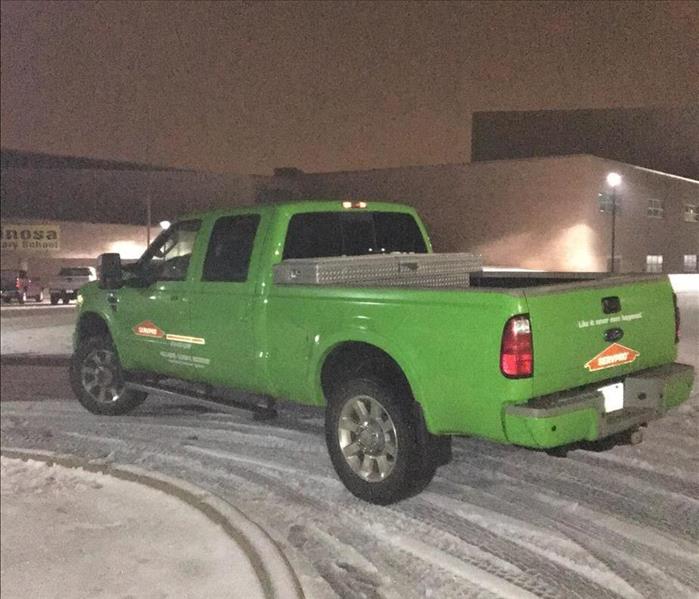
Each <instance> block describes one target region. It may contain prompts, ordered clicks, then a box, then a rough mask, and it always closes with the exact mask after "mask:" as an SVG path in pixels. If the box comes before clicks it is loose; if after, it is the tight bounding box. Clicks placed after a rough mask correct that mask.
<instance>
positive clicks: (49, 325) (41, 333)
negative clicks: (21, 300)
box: [0, 306, 77, 355]
mask: <svg viewBox="0 0 699 599" xmlns="http://www.w3.org/2000/svg"><path fill="white" fill-rule="evenodd" d="M0 315H1V316H2V318H1V319H0V322H1V323H2V335H0V353H1V354H3V355H6V354H29V355H39V354H51V355H57V354H62V355H69V354H71V353H73V347H72V336H73V330H74V329H75V319H76V316H77V314H76V311H75V308H74V307H73V306H70V307H62V306H51V307H42V306H31V307H29V306H20V307H12V308H7V307H4V308H3V309H2V311H0Z"/></svg>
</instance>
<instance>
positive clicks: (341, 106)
mask: <svg viewBox="0 0 699 599" xmlns="http://www.w3.org/2000/svg"><path fill="white" fill-rule="evenodd" d="M1 6H2V15H1V16H2V21H1V23H2V31H1V34H2V35H1V38H0V40H1V44H2V81H1V83H2V87H1V91H2V106H1V109H2V110H1V118H2V135H1V143H2V147H4V148H15V149H24V150H33V151H42V152H50V153H57V154H71V155H78V156H90V157H97V158H107V159H121V160H131V161H137V162H147V163H153V164H162V165H169V166H178V167H188V168H197V169H204V170H212V171H233V172H239V173H269V172H270V171H271V170H272V168H274V167H277V166H298V167H300V168H302V169H304V170H309V171H318V170H344V169H360V168H377V167H385V166H401V165H408V164H436V163H446V162H464V161H468V160H469V148H470V113H471V112H472V111H476V110H491V111H492V110H535V109H549V108H566V109H569V108H607V107H622V106H626V107H631V106H650V105H666V104H686V103H689V102H696V98H697V97H699V2H672V3H661V2H658V3H640V2H623V3H621V2H620V3H605V2H590V3H585V2H577V3H576V2H563V3H524V2H515V3H496V2H486V3H479V2H473V3H463V4H457V3H444V4H442V3H436V2H430V3H425V4H422V3H380V4H375V3H368V2H366V3H339V2H321V3H292V2H285V3H279V4H274V3H262V2H260V3H255V2H252V3H237V2H233V3H223V2H214V3H207V2H182V3H179V2H162V3H160V2H143V3H141V2H133V3H131V2H90V3H83V2H27V1H21V2H14V1H10V0H3V2H2V4H1Z"/></svg>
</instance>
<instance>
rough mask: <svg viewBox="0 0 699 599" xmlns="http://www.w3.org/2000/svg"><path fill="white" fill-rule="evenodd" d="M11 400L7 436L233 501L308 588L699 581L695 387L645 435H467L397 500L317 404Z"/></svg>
mask: <svg viewBox="0 0 699 599" xmlns="http://www.w3.org/2000/svg"><path fill="white" fill-rule="evenodd" d="M0 410H1V414H2V418H1V419H0V424H1V429H2V430H1V434H2V440H3V445H5V446H8V445H12V446H17V447H35V448H43V449H50V450H54V451H58V452H61V453H71V454H75V455H80V456H85V457H89V458H104V457H105V456H106V457H107V459H108V460H113V461H114V462H116V463H119V464H134V465H137V466H140V467H145V468H147V469H149V470H152V471H156V472H162V473H164V474H167V475H170V476H176V477H179V478H182V479H185V480H188V481H191V482H193V483H195V484H197V485H198V486H200V487H202V488H204V489H206V490H208V491H211V492H213V493H215V494H217V495H219V496H221V497H223V498H224V499H226V500H227V501H230V502H231V503H233V504H234V505H236V506H238V507H239V508H240V509H241V510H243V511H244V512H245V513H246V514H248V516H250V517H251V518H252V519H253V520H254V521H256V522H257V523H259V524H260V525H261V526H262V527H263V528H265V530H267V531H268V532H269V534H271V535H272V537H273V538H274V539H275V540H276V541H277V542H278V543H279V544H280V546H281V547H282V549H283V551H284V552H285V553H286V555H287V556H288V557H289V559H290V561H291V563H292V565H293V567H294V569H295V570H296V571H297V574H298V575H299V578H300V579H301V582H302V584H303V586H304V590H305V592H306V594H307V596H308V597H311V598H319V599H325V598H331V597H348V598H352V599H354V598H355V597H371V598H375V599H376V598H386V599H389V598H398V597H401V598H402V599H408V598H412V597H482V598H490V597H517V596H519V597H524V596H527V595H528V594H529V595H535V596H538V597H547V598H561V599H568V598H570V597H579V598H587V597H589V598H594V599H598V598H605V597H609V598H612V597H623V598H627V597H659V596H666V597H673V599H681V598H690V597H692V598H694V597H696V596H697V595H699V576H698V575H697V574H698V573H699V480H698V479H697V471H699V469H698V468H697V466H698V465H699V464H698V460H697V457H698V456H699V438H698V437H697V431H698V430H699V396H698V395H697V394H695V395H694V398H693V399H692V400H691V402H690V403H688V404H685V405H684V406H682V407H681V408H680V409H678V410H674V411H672V412H670V413H669V414H668V416H667V417H666V418H665V419H663V420H660V421H656V422H653V423H651V425H650V426H649V427H648V429H647V430H646V435H645V437H646V438H645V441H644V442H643V443H642V444H641V445H637V446H618V447H614V448H611V449H607V450H606V451H598V450H595V448H579V449H575V450H573V451H571V452H570V453H569V454H568V457H566V458H559V457H553V456H550V455H548V454H546V453H544V452H537V451H531V450H527V449H523V448H517V447H510V446H502V445H497V444H494V443H490V442H487V441H482V440H477V439H455V441H454V460H453V461H452V463H451V464H449V465H448V466H445V467H443V468H441V469H440V471H439V472H438V475H437V477H436V478H435V480H434V481H433V482H432V484H431V485H430V486H429V487H428V488H427V490H426V491H425V492H424V493H422V494H421V495H419V496H417V497H414V498H412V499H409V500H406V501H403V502H401V503H399V504H397V505H394V506H389V507H379V506H373V505H369V504H366V503H364V502H361V501H359V500H358V499H355V498H354V497H352V496H351V495H350V494H349V493H348V492H347V491H346V490H345V489H344V487H343V486H342V485H341V483H340V482H339V481H338V479H337V477H336V475H335V473H334V471H333V470H332V466H331V464H330V461H329V459H328V457H327V452H326V450H325V445H324V441H323V422H322V413H320V412H317V411H315V410H310V409H306V408H298V407H295V406H287V407H284V408H283V409H282V411H281V414H280V417H279V419H278V420H276V421H272V422H265V423H261V422H255V421H253V420H252V418H251V416H250V415H249V414H247V413H245V412H240V413H216V412H211V411H205V410H202V409H201V408H200V407H199V406H196V405H194V404H189V403H187V402H186V401H182V402H174V403H173V402H165V401H162V400H160V399H158V398H155V397H154V398H150V399H149V400H148V401H147V402H146V403H145V404H144V405H143V406H141V407H140V408H139V409H137V410H136V411H134V412H133V413H132V414H131V415H128V416H121V417H114V418H100V417H95V416H93V415H91V414H88V413H87V412H85V411H84V410H83V409H82V408H81V407H80V406H79V404H77V402H74V401H41V402H28V401H23V402H2V404H0ZM3 521H4V519H3Z"/></svg>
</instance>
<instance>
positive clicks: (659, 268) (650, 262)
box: [646, 254, 663, 272]
mask: <svg viewBox="0 0 699 599" xmlns="http://www.w3.org/2000/svg"><path fill="white" fill-rule="evenodd" d="M646 272H663V257H662V256H661V255H658V254H655V255H653V254H649V255H648V256H646Z"/></svg>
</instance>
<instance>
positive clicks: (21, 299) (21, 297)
mask: <svg viewBox="0 0 699 599" xmlns="http://www.w3.org/2000/svg"><path fill="white" fill-rule="evenodd" d="M17 301H18V302H19V303H20V304H25V303H27V290H26V289H23V290H22V292H21V293H20V294H19V295H18V296H17Z"/></svg>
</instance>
